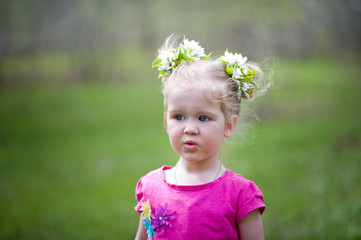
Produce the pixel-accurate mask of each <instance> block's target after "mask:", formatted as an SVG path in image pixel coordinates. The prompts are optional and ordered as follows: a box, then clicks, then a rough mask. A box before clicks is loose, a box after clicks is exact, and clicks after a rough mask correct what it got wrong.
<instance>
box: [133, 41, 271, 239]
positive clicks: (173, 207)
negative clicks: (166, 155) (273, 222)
mask: <svg viewBox="0 0 361 240" xmlns="http://www.w3.org/2000/svg"><path fill="white" fill-rule="evenodd" d="M171 41H173V38H172V36H171V37H169V38H168V39H167V41H166V43H165V45H164V47H163V48H162V49H160V50H159V56H158V58H157V59H156V60H155V61H154V62H153V67H157V68H158V70H159V71H160V75H159V76H160V77H162V82H163V95H164V108H165V109H164V127H165V129H166V131H167V133H168V135H169V140H170V144H171V146H172V148H173V149H174V151H175V152H176V153H177V154H178V155H179V157H180V158H179V161H178V163H177V164H176V165H175V167H169V166H163V167H161V168H160V169H157V170H154V171H151V172H149V173H148V174H147V175H146V176H144V177H142V178H141V179H140V180H139V182H138V184H137V186H136V199H137V200H138V204H137V205H136V207H135V210H136V211H137V212H139V213H140V214H141V216H140V222H139V227H138V231H137V235H136V239H172V240H175V239H182V240H184V239H242V240H244V239H253V240H254V239H264V234H263V225H262V218H261V214H262V213H263V211H264V209H265V205H264V203H263V195H262V193H261V191H260V190H259V189H258V187H257V186H256V185H255V184H254V183H253V182H252V181H250V180H247V179H245V178H244V177H242V176H241V175H238V174H236V173H234V172H232V171H231V170H229V169H226V168H225V167H224V166H223V165H222V163H221V162H220V161H219V149H220V147H221V145H222V143H223V140H224V138H229V137H230V136H231V135H232V134H233V132H234V131H235V129H236V126H237V123H238V116H239V112H240V104H241V99H242V98H244V99H252V98H254V97H255V96H256V94H257V92H258V93H262V91H256V88H258V87H259V85H258V83H260V81H261V79H262V74H261V71H260V69H259V68H258V67H256V66H254V65H252V64H246V62H247V58H246V57H243V56H242V55H241V54H232V53H229V52H228V51H226V52H225V55H224V56H222V57H221V58H219V59H217V60H213V61H210V60H207V59H208V58H209V56H210V55H206V54H205V53H204V49H203V48H202V47H200V46H199V44H198V43H197V42H195V41H189V40H187V39H184V40H183V43H181V44H180V45H179V46H178V47H173V46H174V45H172V44H171V43H170V42H171ZM257 82H258V83H257ZM258 95H259V94H258Z"/></svg>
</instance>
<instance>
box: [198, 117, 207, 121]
mask: <svg viewBox="0 0 361 240" xmlns="http://www.w3.org/2000/svg"><path fill="white" fill-rule="evenodd" d="M208 120H209V118H208V117H206V116H200V117H199V121H202V122H206V121H208Z"/></svg>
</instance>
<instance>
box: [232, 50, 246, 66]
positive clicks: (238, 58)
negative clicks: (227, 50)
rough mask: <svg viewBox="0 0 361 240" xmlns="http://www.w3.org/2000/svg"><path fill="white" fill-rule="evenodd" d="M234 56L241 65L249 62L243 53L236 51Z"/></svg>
mask: <svg viewBox="0 0 361 240" xmlns="http://www.w3.org/2000/svg"><path fill="white" fill-rule="evenodd" d="M234 58H235V63H236V64H237V65H238V66H241V65H243V64H245V63H246V62H247V57H243V56H242V54H240V53H235V54H234Z"/></svg>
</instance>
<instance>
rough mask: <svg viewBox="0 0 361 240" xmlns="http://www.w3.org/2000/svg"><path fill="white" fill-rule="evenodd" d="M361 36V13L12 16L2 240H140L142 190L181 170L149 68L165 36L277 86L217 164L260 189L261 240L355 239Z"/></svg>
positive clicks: (1, 174)
mask: <svg viewBox="0 0 361 240" xmlns="http://www.w3.org/2000/svg"><path fill="white" fill-rule="evenodd" d="M360 20H361V1H360V0H345V1H336V0H329V1H326V0H319V1H316V0H302V1H296V0H291V1H288V0H260V1H236V0H234V1H215V0H208V1H206V0H199V1H190V0H185V1H167V0H132V1H131V0H106V1H100V0H99V1H95V0H83V1H80V0H79V1H70V0H65V1H55V0H37V1H35V0H30V1H29V0H2V1H1V2H0V239H133V238H134V236H135V232H136V229H137V225H138V220H139V215H138V214H137V213H136V212H135V211H134V210H133V207H134V205H135V204H136V200H135V196H134V188H135V185H136V183H137V181H138V179H139V178H140V177H141V176H143V175H144V174H146V173H147V172H148V171H150V170H152V169H155V168H158V167H160V166H161V165H174V164H175V163H176V161H177V156H176V154H175V153H173V151H172V149H171V147H170V144H169V142H168V138H167V135H166V133H165V131H164V130H163V126H162V115H163V106H162V101H163V100H162V95H161V92H160V80H159V79H157V74H158V73H157V71H156V70H152V69H151V67H150V66H151V62H152V61H153V59H154V58H155V56H156V49H157V48H158V47H160V45H161V44H162V43H163V41H164V40H165V38H166V37H167V36H168V35H169V34H171V33H176V34H181V35H186V36H187V37H188V38H190V39H194V40H196V41H199V42H200V44H201V45H202V46H203V47H204V48H205V49H206V51H208V52H210V51H212V52H213V53H214V55H215V56H219V55H221V54H223V52H224V50H225V49H226V48H228V49H229V50H230V51H232V52H242V53H243V54H245V55H246V56H248V58H249V59H250V60H252V61H256V62H261V64H262V65H263V66H264V67H265V69H266V71H267V72H268V73H270V72H272V71H273V72H274V74H273V76H272V78H273V81H274V86H273V87H272V89H271V90H270V91H269V93H268V94H267V95H265V96H264V97H262V99H260V100H259V101H257V102H254V103H252V105H251V106H250V107H252V108H253V109H254V110H255V112H256V113H257V115H258V118H259V121H258V122H257V123H255V124H254V127H253V128H252V129H250V130H249V131H248V132H247V137H244V136H243V135H244V134H243V132H242V131H241V133H240V134H241V136H240V138H241V140H240V139H239V138H237V137H236V140H234V141H232V143H230V144H229V145H228V146H227V147H226V151H225V153H224V155H223V159H222V161H223V162H224V164H225V165H226V166H228V167H229V168H231V169H232V170H234V171H235V172H238V173H240V174H242V175H243V176H245V177H247V178H250V179H252V180H253V181H255V182H256V183H257V185H258V186H259V187H260V188H261V189H262V191H263V193H264V195H265V203H266V205H267V210H266V211H265V213H264V215H263V221H264V228H265V235H266V238H267V239H361V217H360V215H361V186H360V183H361V166H360V161H361V127H360V117H361V113H360V109H361V102H360V91H361V81H360V73H361V68H360V67H361V65H360V63H361V58H360V50H361V46H360V42H361V25H360V22H361V21H360ZM249 139H251V141H250V142H248V140H249Z"/></svg>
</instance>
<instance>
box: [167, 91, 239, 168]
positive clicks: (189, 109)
mask: <svg viewBox="0 0 361 240" xmlns="http://www.w3.org/2000/svg"><path fill="white" fill-rule="evenodd" d="M233 120H234V119H233ZM236 121H237V119H236V120H235V122H234V124H232V123H230V122H228V121H227V122H226V119H225V117H224V114H223V112H222V110H221V103H219V102H212V101H210V100H209V99H208V98H207V97H206V96H205V95H204V94H203V93H200V92H199V91H198V92H197V91H185V90H183V89H174V90H171V91H170V92H169V94H168V97H167V110H166V112H165V114H164V125H165V128H166V130H167V133H168V135H169V139H170V143H171V145H172V147H173V149H174V151H175V152H176V153H177V154H178V155H179V156H180V157H181V158H183V159H184V160H187V161H190V162H199V161H203V160H209V159H218V150H219V147H220V145H221V144H222V142H223V138H224V137H225V136H226V137H229V136H230V135H232V133H233V130H234V127H235V124H236Z"/></svg>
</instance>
